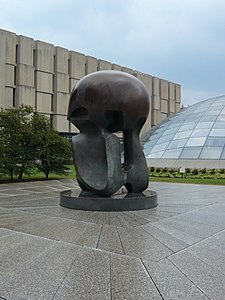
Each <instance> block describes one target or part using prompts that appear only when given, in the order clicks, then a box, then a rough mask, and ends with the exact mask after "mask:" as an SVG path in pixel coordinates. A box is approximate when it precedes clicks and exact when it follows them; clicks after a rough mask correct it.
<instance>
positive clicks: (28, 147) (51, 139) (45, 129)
mask: <svg viewBox="0 0 225 300" xmlns="http://www.w3.org/2000/svg"><path fill="white" fill-rule="evenodd" d="M0 140H1V147H0V155H1V156H0V169H1V172H2V173H3V174H7V175H10V178H11V180H12V179H13V175H14V174H17V175H18V179H22V176H23V174H24V173H26V174H30V173H31V172H32V171H33V170H34V168H35V169H37V168H38V169H39V170H40V171H42V172H44V174H45V176H46V178H48V176H49V173H50V172H54V173H57V174H65V173H66V169H67V168H66V165H65V163H66V162H67V161H68V160H69V159H70V158H71V148H70V145H69V142H68V141H67V140H66V139H65V138H63V137H61V136H59V134H58V132H57V131H55V130H54V129H53V127H52V126H51V123H50V120H49V119H48V118H47V117H45V116H43V115H40V114H36V113H34V112H33V109H32V108H31V107H30V106H21V107H19V108H10V109H7V110H3V109H1V110H0Z"/></svg>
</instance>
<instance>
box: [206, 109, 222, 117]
mask: <svg viewBox="0 0 225 300" xmlns="http://www.w3.org/2000/svg"><path fill="white" fill-rule="evenodd" d="M220 112H221V109H220V110H218V109H217V110H213V109H212V108H210V110H209V111H207V112H206V113H205V114H204V116H218V115H219V113H220Z"/></svg>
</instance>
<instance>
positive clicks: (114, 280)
mask: <svg viewBox="0 0 225 300" xmlns="http://www.w3.org/2000/svg"><path fill="white" fill-rule="evenodd" d="M68 188H77V186H76V183H75V182H74V181H72V180H60V181H59V180H53V181H37V182H32V183H30V182H29V183H15V184H2V185H0V299H7V300H22V299H23V300H33V299H37V300H42V299H43V300H51V299H54V300H72V299H75V300H109V299H110V300H111V299H113V300H125V299H127V300H151V299H153V300H158V299H159V300H162V299H171V300H175V299H179V300H186V299H190V300H198V299H201V300H203V299H212V300H217V299H218V300H222V299H225V187H222V186H203V185H189V184H186V185H185V184H169V183H152V184H151V189H153V190H156V191H157V192H158V202H159V206H158V207H157V208H154V209H152V210H144V211H133V212H85V211H75V210H69V209H66V208H62V207H60V206H59V205H58V203H59V192H60V191H62V190H65V189H68Z"/></svg>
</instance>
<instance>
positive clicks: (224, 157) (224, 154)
mask: <svg viewBox="0 0 225 300" xmlns="http://www.w3.org/2000/svg"><path fill="white" fill-rule="evenodd" d="M220 159H225V149H223V152H222V154H221V157H220Z"/></svg>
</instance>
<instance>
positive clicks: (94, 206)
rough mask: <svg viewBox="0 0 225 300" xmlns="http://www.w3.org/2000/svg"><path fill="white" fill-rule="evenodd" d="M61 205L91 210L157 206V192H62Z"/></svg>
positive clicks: (122, 209) (139, 208)
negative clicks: (102, 195)
mask: <svg viewBox="0 0 225 300" xmlns="http://www.w3.org/2000/svg"><path fill="white" fill-rule="evenodd" d="M59 204H60V206H63V207H67V208H71V209H78V210H91V211H94V210H96V211H126V210H141V209H149V208H153V207H156V206H157V205H158V203H157V193H156V192H154V191H150V190H146V191H144V192H143V193H140V194H136V193H126V194H116V195H113V196H111V197H100V196H98V195H95V194H92V193H90V192H84V191H81V190H75V191H73V192H72V191H71V190H66V191H63V192H60V203H59Z"/></svg>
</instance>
